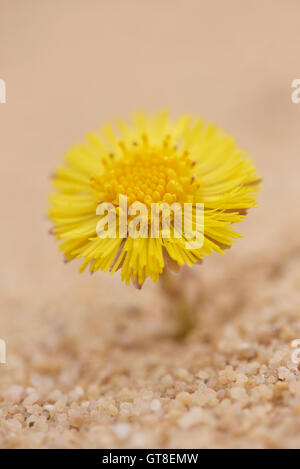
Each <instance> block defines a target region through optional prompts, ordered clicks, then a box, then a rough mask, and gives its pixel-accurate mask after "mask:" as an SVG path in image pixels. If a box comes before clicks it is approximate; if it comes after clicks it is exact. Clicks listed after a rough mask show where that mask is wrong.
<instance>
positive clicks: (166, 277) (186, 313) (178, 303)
mask: <svg viewBox="0 0 300 469" xmlns="http://www.w3.org/2000/svg"><path fill="white" fill-rule="evenodd" d="M160 285H161V288H162V291H163V294H164V295H165V297H166V298H167V299H168V304H169V307H170V310H171V312H172V314H173V315H175V317H176V320H177V331H176V334H175V337H176V338H177V339H184V338H185V337H186V336H187V335H188V334H189V333H190V332H191V331H192V330H193V329H194V327H195V325H196V314H195V308H194V307H193V306H192V304H191V303H190V301H188V299H187V295H186V292H185V290H184V282H183V278H182V277H181V276H180V274H177V275H176V274H175V275H172V274H170V273H169V271H168V270H167V269H164V272H163V274H162V275H161V276H160Z"/></svg>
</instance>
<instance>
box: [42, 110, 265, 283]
mask: <svg viewBox="0 0 300 469" xmlns="http://www.w3.org/2000/svg"><path fill="white" fill-rule="evenodd" d="M258 182H259V178H258V176H257V174H256V169H255V167H254V166H253V165H252V163H251V161H250V160H249V159H248V158H246V157H245V156H244V153H243V152H242V151H241V150H239V149H238V148H237V147H236V144H235V141H234V139H233V138H232V137H231V136H229V135H226V134H224V133H223V132H222V131H221V130H220V129H218V128H217V127H216V126H215V125H212V124H210V125H205V123H204V122H203V121H202V120H195V121H193V120H192V118H191V117H190V116H189V115H184V116H183V117H181V118H179V119H178V120H176V121H174V122H172V121H171V120H170V119H169V117H168V113H167V112H165V111H162V112H160V113H158V114H156V115H155V116H154V117H149V116H147V115H146V114H145V113H144V112H138V113H136V114H134V115H133V118H132V123H131V124H129V125H127V124H126V123H125V122H124V121H123V120H121V119H117V120H116V125H115V127H113V126H111V125H105V126H104V127H103V128H102V129H101V131H100V132H99V133H89V134H87V136H86V142H85V143H82V144H78V145H76V146H74V147H73V148H71V149H70V150H69V152H68V153H67V154H66V155H65V164H64V165H63V166H61V167H59V168H58V169H57V171H56V174H55V176H54V178H53V184H54V186H55V188H56V189H57V191H56V192H55V193H53V194H51V197H50V203H51V206H50V209H49V216H50V218H51V219H52V221H53V223H54V228H53V230H52V231H53V233H54V234H55V235H56V237H57V239H58V240H62V242H61V244H60V249H61V250H62V251H63V252H64V255H65V259H66V260H67V261H69V260H71V259H74V258H82V259H84V261H83V263H82V266H81V271H82V270H84V269H85V268H86V267H87V266H88V265H89V269H90V271H91V272H95V271H96V270H98V269H101V270H103V271H108V270H110V271H111V273H114V272H115V271H116V270H118V269H121V276H122V279H123V280H125V281H126V283H127V284H128V283H129V282H130V280H132V281H133V283H134V284H136V285H137V286H141V285H142V284H143V282H144V281H145V279H146V278H147V277H149V276H150V277H151V278H152V279H153V280H154V281H157V279H158V277H159V275H160V274H161V273H162V272H163V270H164V268H165V265H166V264H167V265H168V266H170V267H173V268H174V267H177V266H178V267H180V266H183V265H184V264H187V265H189V266H191V265H193V264H195V263H199V262H201V261H202V259H203V256H205V255H208V254H211V253H212V252H213V251H217V252H219V253H222V252H223V250H224V249H225V248H228V247H230V246H231V244H232V242H233V241H234V239H236V238H237V237H239V236H240V235H239V234H238V233H236V232H235V231H234V230H233V229H232V228H231V226H230V225H232V223H236V222H239V221H241V220H242V219H243V217H244V216H245V214H246V211H247V209H249V208H251V207H254V206H255V205H256V199H255V196H256V192H257V190H258ZM125 199H126V205H125V206H124V205H123V204H122V201H124V200H125ZM101 204H102V205H101ZM166 205H168V206H171V212H169V211H167V212H166V216H165V212H164V211H163V209H162V210H161V213H162V214H161V218H158V224H157V225H156V227H157V230H156V231H155V233H154V231H153V225H154V218H155V216H156V215H157V213H158V216H159V217H160V212H159V210H160V209H161V208H162V207H163V208H164V207H166ZM99 206H102V209H100V210H99ZM134 206H135V208H134V210H132V209H131V211H130V207H131V208H132V207H134ZM127 207H129V211H128V213H124V212H126V210H127ZM153 207H155V210H157V209H158V211H155V210H154V211H153ZM187 207H190V210H189V211H186V210H185V209H186V208H187ZM199 207H201V208H202V215H203V218H202V219H203V220H204V221H203V222H201V223H200V224H197V220H198V219H197V214H198V212H199V211H198V212H197V208H199ZM137 209H138V210H139V211H138V210H137ZM173 209H174V210H173ZM181 209H184V210H181ZM105 210H106V214H105ZM176 210H178V212H176ZM109 212H110V214H113V216H112V218H111V219H110V220H112V221H113V222H114V223H113V224H112V226H108V228H107V229H105V227H106V225H107V224H108V225H109V218H108V217H107V214H109ZM179 212H180V220H179V221H180V223H179V224H177V221H178V217H177V218H176V216H177V214H178V213H179ZM137 213H139V217H134V215H136V214H137ZM124 216H125V217H126V218H125V219H126V222H128V221H129V224H127V225H125V228H124V226H123V221H124ZM105 217H106V218H105ZM164 217H165V218H168V223H167V224H164ZM135 218H136V220H134V219H135ZM156 220H157V219H156ZM188 221H190V223H191V225H190V227H191V228H190V230H189V231H188V232H186V231H184V233H183V234H182V232H180V233H179V231H180V230H179V229H178V227H182V223H183V222H184V223H185V222H186V224H188V223H187V222H188ZM130 222H132V223H133V222H134V227H135V229H137V227H139V229H138V230H136V231H135V234H132V233H133V231H132V230H130ZM99 223H100V228H99ZM195 223H196V224H195ZM184 226H186V225H184ZM112 227H113V229H112ZM166 227H167V228H169V230H166ZM193 227H194V230H193V229H192V228H193ZM121 228H122V229H121ZM116 231H117V233H116ZM166 232H167V233H166ZM153 233H154V234H153ZM199 233H201V235H202V237H201V243H198V244H197V243H196V244H193V242H192V241H191V239H192V238H193V235H195V236H196V238H197V235H199ZM199 239H200V238H199V237H198V240H199Z"/></svg>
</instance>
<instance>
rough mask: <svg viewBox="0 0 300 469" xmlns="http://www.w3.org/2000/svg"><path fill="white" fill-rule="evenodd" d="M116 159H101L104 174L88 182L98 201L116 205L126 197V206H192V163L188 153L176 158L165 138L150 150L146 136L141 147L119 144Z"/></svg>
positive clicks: (135, 144)
mask: <svg viewBox="0 0 300 469" xmlns="http://www.w3.org/2000/svg"><path fill="white" fill-rule="evenodd" d="M119 145H120V148H121V151H122V154H121V156H120V157H118V158H117V157H115V155H113V154H110V155H109V156H108V157H105V158H103V160H102V161H103V163H104V165H105V170H104V172H103V173H102V174H101V176H100V177H99V178H97V179H93V180H92V185H93V186H94V187H95V189H96V188H97V192H98V193H99V196H100V198H101V201H105V202H112V203H113V204H116V205H117V204H118V201H119V195H127V198H128V203H129V204H131V203H133V202H136V201H139V202H143V203H145V204H146V205H147V206H150V205H151V204H152V203H154V202H166V203H168V204H172V203H173V202H179V203H184V202H193V201H194V193H195V190H197V189H198V187H199V186H196V185H195V184H194V176H193V174H192V170H193V166H194V163H193V161H192V160H191V158H190V157H189V155H188V152H184V153H182V154H179V153H178V151H177V148H176V147H174V146H173V147H171V146H170V144H169V137H166V138H165V140H164V141H163V143H162V144H161V146H160V147H153V146H150V145H149V143H148V139H147V136H146V135H143V136H142V141H141V143H138V142H133V143H132V147H131V148H127V147H126V146H125V144H124V142H120V144H119Z"/></svg>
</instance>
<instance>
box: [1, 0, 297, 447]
mask: <svg viewBox="0 0 300 469" xmlns="http://www.w3.org/2000/svg"><path fill="white" fill-rule="evenodd" d="M126 3H127V5H126V7H125V6H123V3H122V2H118V1H113V2H97V3H96V2H92V1H90V2H83V1H82V2H76V3H75V2H71V1H68V0H64V1H63V2H60V1H51V2H50V1H49V2H36V1H33V0H28V1H27V2H26V4H25V3H24V2H19V1H4V0H0V6H1V16H0V31H1V32H0V35H1V41H0V44H1V46H0V47H1V57H2V59H1V60H2V63H1V67H2V68H1V70H0V75H1V76H0V78H2V79H5V80H6V84H7V103H6V104H0V131H1V139H0V151H1V159H2V172H1V185H0V201H1V217H2V223H1V243H0V250H1V252H0V258H1V273H0V304H1V310H0V311H1V312H0V338H1V339H3V340H5V342H6V347H7V357H6V358H7V359H6V361H7V363H6V364H2V365H0V446H1V447H2V448H153V447H156V448H190V447H193V448H291V447H296V448H299V447H300V443H299V442H300V374H299V371H298V369H297V364H296V363H295V361H293V359H292V358H293V357H292V353H293V352H294V350H295V349H294V348H293V347H292V345H291V342H292V341H293V340H295V339H300V293H299V292H300V268H299V266H300V241H299V228H300V221H299V214H300V210H299V197H300V185H299V177H298V175H299V170H300V163H299V148H300V134H299V124H300V104H298V105H297V104H293V103H292V102H291V99H290V94H291V81H292V80H293V79H295V78H299V77H297V74H299V67H298V68H297V65H298V64H297V59H296V58H297V57H299V51H297V44H298V42H297V41H298V38H299V24H298V23H299V13H300V6H299V3H298V2H294V1H292V0H290V1H289V2H288V4H289V8H285V7H284V5H283V2H280V1H271V2H270V1H266V0H264V1H261V2H257V3H256V2H250V1H249V2H239V1H233V0H228V1H227V2H220V1H219V2H218V1H216V0H215V1H213V2H209V5H208V4H207V2H198V1H194V0H189V1H188V2H183V1H182V2H181V1H175V2H174V1H165V2H159V6H158V4H157V5H156V4H155V2H154V3H153V2H151V3H149V4H148V2H137V1H133V0H130V1H129V2H126ZM225 3H226V6H225ZM242 5H243V6H242ZM216 11H217V12H218V15H216ZM2 12H3V13H2ZM103 18H104V19H103ZM224 18H226V21H224ZM99 21H100V22H101V27H99ZM141 25H143V27H142V26H141ZM186 25H189V27H187V26H186ZM11 31H14V34H12V33H11ZM78 31H83V32H84V33H82V34H78ZM112 31H113V34H112ZM178 31H180V34H178ZM2 39H3V40H2ZM2 64H3V65H2ZM103 71H105V73H104V72H103ZM120 77H122V79H121V78H120ZM165 105H167V106H168V107H170V108H171V111H172V113H173V114H174V115H178V114H180V113H181V112H184V111H186V110H192V111H194V112H195V113H196V114H201V115H203V116H205V117H207V118H208V119H213V120H215V121H216V122H218V124H220V125H221V126H222V127H224V128H225V129H226V130H228V131H229V132H232V133H233V134H234V135H236V137H237V140H238V142H239V144H240V145H241V146H243V147H245V148H247V149H248V150H249V152H250V154H251V156H252V157H253V159H254V161H255V163H256V165H257V166H258V169H259V172H260V174H261V175H262V176H263V178H264V187H263V190H262V192H261V195H260V197H259V207H258V208H257V209H254V210H252V211H251V212H250V214H249V216H248V218H247V220H246V221H245V222H244V223H243V224H242V225H241V226H240V227H239V228H240V230H241V231H242V232H243V234H244V235H245V237H244V239H240V240H239V241H238V242H237V243H236V244H235V245H234V246H233V248H232V249H231V250H230V251H228V252H226V254H225V255H224V256H220V255H212V256H210V257H209V258H207V259H206V260H205V262H204V263H203V265H202V266H197V267H195V268H193V269H192V270H190V275H189V276H188V278H187V279H186V281H185V282H186V284H185V288H186V294H187V296H188V298H189V300H190V301H191V302H192V303H193V304H194V305H195V311H196V314H197V318H198V323H197V326H196V328H195V329H194V330H193V332H192V333H191V334H190V335H189V336H188V337H187V338H186V340H185V341H181V342H179V341H176V340H175V339H174V331H175V329H176V322H175V320H174V317H173V316H172V312H170V310H169V308H168V303H167V301H166V299H165V298H164V297H163V295H162V294H161V290H160V288H159V286H158V285H155V284H153V283H151V282H146V284H145V285H144V287H143V289H142V290H141V291H136V290H135V289H134V288H133V287H132V288H131V287H126V286H124V285H123V284H122V283H121V281H120V279H119V276H118V275H117V274H116V275H114V276H109V275H105V274H102V273H99V274H96V275H94V276H89V275H88V274H84V275H79V274H78V271H77V269H78V264H76V263H74V264H67V265H65V264H63V262H62V259H61V255H60V254H59V253H58V252H57V246H56V245H55V242H54V240H53V238H52V237H51V236H50V235H49V234H48V230H49V228H50V223H49V222H48V220H47V218H46V215H45V213H46V207H47V203H46V199H47V194H48V192H49V190H50V183H49V176H50V174H51V173H52V171H53V168H54V167H55V165H57V164H59V162H60V160H61V155H62V153H63V152H64V151H65V150H66V149H67V148H68V147H69V145H71V144H72V143H73V142H74V141H75V142H76V141H78V140H79V139H80V138H81V137H82V135H83V134H84V132H85V131H86V130H87V129H93V128H97V126H98V125H99V124H100V123H101V122H103V121H104V120H105V119H107V118H111V117H112V116H113V115H115V114H123V115H126V114H127V113H128V112H129V110H131V109H133V108H137V107H141V106H143V107H146V108H148V109H150V110H151V109H156V108H159V107H161V106H165Z"/></svg>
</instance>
